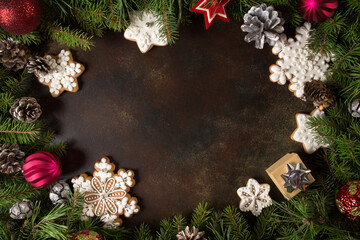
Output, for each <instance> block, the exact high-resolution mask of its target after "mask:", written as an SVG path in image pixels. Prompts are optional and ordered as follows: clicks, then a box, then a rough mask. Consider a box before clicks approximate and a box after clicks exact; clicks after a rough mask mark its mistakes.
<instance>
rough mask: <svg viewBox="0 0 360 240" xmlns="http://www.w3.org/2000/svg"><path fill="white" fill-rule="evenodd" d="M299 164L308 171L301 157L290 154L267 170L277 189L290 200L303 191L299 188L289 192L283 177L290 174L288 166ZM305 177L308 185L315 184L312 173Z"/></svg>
mask: <svg viewBox="0 0 360 240" xmlns="http://www.w3.org/2000/svg"><path fill="white" fill-rule="evenodd" d="M299 163H300V164H301V165H302V167H303V168H304V169H306V166H305V164H304V163H303V161H302V160H301V159H300V157H299V155H297V154H296V153H288V154H286V155H285V156H284V157H282V158H280V159H279V160H278V161H277V162H276V163H274V164H273V165H271V166H270V167H269V168H268V169H266V172H267V174H268V175H269V176H270V178H271V180H273V182H274V183H275V185H276V187H277V188H278V189H279V190H280V192H281V194H282V195H283V196H284V197H285V198H286V199H288V200H290V199H292V198H293V197H294V196H296V195H297V194H298V193H299V192H301V190H300V189H299V188H296V189H294V190H293V191H292V192H291V193H290V192H288V191H287V188H286V187H284V185H285V180H284V178H283V177H282V176H281V175H286V173H288V172H289V169H288V164H291V165H292V166H296V165H298V164H299ZM291 165H289V166H291ZM305 176H306V180H307V185H310V184H312V183H313V182H315V179H314V177H313V176H312V175H311V173H308V174H306V175H304V177H305ZM285 178H286V177H285Z"/></svg>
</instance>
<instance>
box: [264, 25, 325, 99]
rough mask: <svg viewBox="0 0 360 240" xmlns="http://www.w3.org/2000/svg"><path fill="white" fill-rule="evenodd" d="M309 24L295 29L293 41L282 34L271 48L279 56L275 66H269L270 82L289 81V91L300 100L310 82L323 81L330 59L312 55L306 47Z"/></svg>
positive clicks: (283, 82)
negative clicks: (306, 84)
mask: <svg viewBox="0 0 360 240" xmlns="http://www.w3.org/2000/svg"><path fill="white" fill-rule="evenodd" d="M310 29H311V24H310V23H308V22H306V23H304V25H303V26H302V27H299V28H297V29H296V36H295V40H294V39H293V38H289V39H287V37H286V35H285V34H282V35H281V37H280V39H279V40H278V41H277V42H276V44H275V45H274V47H273V48H272V52H273V54H276V55H278V56H279V60H278V61H277V62H276V64H273V65H271V66H270V68H269V69H270V73H271V74H270V81H272V82H277V83H278V84H280V85H285V84H286V82H287V80H289V81H290V85H289V90H290V91H292V92H294V94H295V96H296V97H298V98H302V97H303V95H304V85H305V83H306V82H311V81H312V80H320V81H325V80H326V76H325V73H326V71H327V69H328V67H329V64H328V62H329V61H330V57H328V56H325V55H322V54H321V53H318V54H314V53H312V52H311V51H310V50H309V49H308V48H307V46H306V44H307V40H308V39H309V37H310Z"/></svg>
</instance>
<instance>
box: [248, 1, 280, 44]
mask: <svg viewBox="0 0 360 240" xmlns="http://www.w3.org/2000/svg"><path fill="white" fill-rule="evenodd" d="M284 23H285V20H284V19H283V18H281V17H280V12H278V11H275V10H274V7H273V6H269V7H268V6H267V5H266V4H265V3H263V4H261V5H260V6H259V7H255V6H253V7H251V8H250V10H249V11H248V13H246V14H245V15H244V24H243V25H242V26H241V30H242V31H243V32H247V33H248V34H247V35H246V36H245V42H252V41H255V48H258V49H263V48H264V44H265V42H266V43H268V44H269V45H270V46H274V45H275V43H276V41H277V40H279V38H280V34H281V33H282V32H284V27H283V25H284Z"/></svg>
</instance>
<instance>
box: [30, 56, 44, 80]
mask: <svg viewBox="0 0 360 240" xmlns="http://www.w3.org/2000/svg"><path fill="white" fill-rule="evenodd" d="M26 68H27V71H28V73H34V74H35V76H36V77H39V76H40V74H43V75H45V74H47V73H48V72H49V71H50V66H49V64H48V61H47V60H46V59H45V58H42V57H39V56H35V57H34V58H33V57H30V58H29V61H28V63H27V65H26Z"/></svg>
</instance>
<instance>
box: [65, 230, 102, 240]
mask: <svg viewBox="0 0 360 240" xmlns="http://www.w3.org/2000/svg"><path fill="white" fill-rule="evenodd" d="M70 240H103V238H102V237H101V236H100V235H99V234H98V233H97V232H95V231H90V230H85V231H82V232H79V233H77V234H75V235H74V236H72V238H70Z"/></svg>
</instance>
